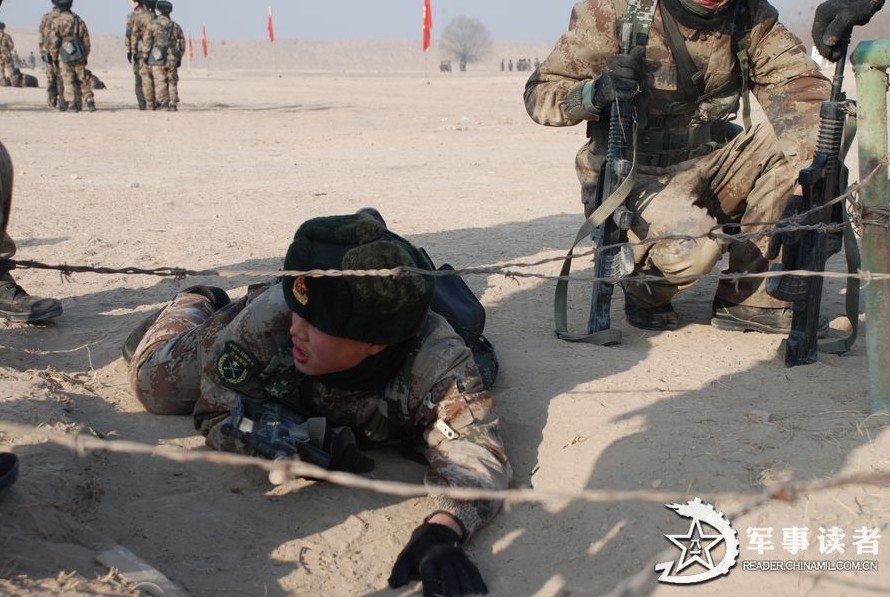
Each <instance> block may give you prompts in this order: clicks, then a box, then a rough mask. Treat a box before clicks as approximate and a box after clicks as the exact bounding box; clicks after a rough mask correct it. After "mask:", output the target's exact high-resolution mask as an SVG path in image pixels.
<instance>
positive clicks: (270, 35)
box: [266, 6, 275, 43]
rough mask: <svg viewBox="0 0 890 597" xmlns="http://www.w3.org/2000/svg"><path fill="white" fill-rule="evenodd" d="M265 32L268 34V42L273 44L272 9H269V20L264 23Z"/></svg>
mask: <svg viewBox="0 0 890 597" xmlns="http://www.w3.org/2000/svg"><path fill="white" fill-rule="evenodd" d="M266 30H267V31H268V32H269V41H270V42H273V43H274V42H275V26H274V25H273V24H272V7H271V6H270V7H269V20H268V21H267V22H266Z"/></svg>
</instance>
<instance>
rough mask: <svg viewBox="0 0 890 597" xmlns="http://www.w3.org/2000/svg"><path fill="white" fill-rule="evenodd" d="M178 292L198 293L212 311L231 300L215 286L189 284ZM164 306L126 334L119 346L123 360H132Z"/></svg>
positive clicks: (217, 309) (223, 291)
mask: <svg viewBox="0 0 890 597" xmlns="http://www.w3.org/2000/svg"><path fill="white" fill-rule="evenodd" d="M179 294H199V295H201V296H203V297H205V298H206V299H207V300H209V301H210V303H211V304H212V305H213V308H214V311H219V310H220V309H222V308H223V307H225V306H226V305H228V304H229V303H230V302H231V300H230V299H229V295H228V294H226V291H225V290H223V289H222V288H217V287H216V286H190V287H188V288H186V289H185V290H182V291H180V292H179ZM166 308H167V306H164V307H161V308H160V309H158V310H157V311H154V312H152V313H150V314H149V315H148V316H147V317H145V319H143V320H142V321H140V322H139V325H137V326H136V327H135V328H134V329H133V331H132V332H130V335H129V336H127V339H126V340H125V341H124V345H123V347H121V356H122V357H124V361H126V362H127V363H129V362H130V361H131V360H133V355H134V354H135V353H136V349H137V348H138V347H139V343H140V342H142V338H144V337H145V334H146V333H147V332H148V330H149V329H150V328H151V326H152V325H154V322H155V321H157V320H158V317H160V315H161V313H163V312H164V309H166Z"/></svg>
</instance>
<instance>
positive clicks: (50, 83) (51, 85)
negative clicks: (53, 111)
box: [45, 64, 65, 107]
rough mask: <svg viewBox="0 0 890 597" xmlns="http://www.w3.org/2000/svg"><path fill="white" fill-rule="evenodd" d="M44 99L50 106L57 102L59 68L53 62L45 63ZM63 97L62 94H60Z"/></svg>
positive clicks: (59, 82)
mask: <svg viewBox="0 0 890 597" xmlns="http://www.w3.org/2000/svg"><path fill="white" fill-rule="evenodd" d="M45 66H46V99H47V102H48V103H49V105H50V106H52V107H55V106H56V104H57V103H58V97H59V86H60V84H61V80H60V79H59V70H58V68H57V67H56V66H55V65H53V64H46V65H45ZM62 97H63V99H64V97H65V96H64V95H63V96H62Z"/></svg>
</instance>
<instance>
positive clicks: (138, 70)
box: [133, 58, 145, 110]
mask: <svg viewBox="0 0 890 597" xmlns="http://www.w3.org/2000/svg"><path fill="white" fill-rule="evenodd" d="M133 81H134V82H135V90H136V103H137V104H138V105H139V109H140V110H144V109H145V93H144V92H143V89H142V60H139V59H138V58H134V59H133Z"/></svg>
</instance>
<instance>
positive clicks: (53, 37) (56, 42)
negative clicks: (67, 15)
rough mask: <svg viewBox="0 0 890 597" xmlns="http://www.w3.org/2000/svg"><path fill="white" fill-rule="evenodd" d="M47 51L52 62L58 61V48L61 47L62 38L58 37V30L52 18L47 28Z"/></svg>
mask: <svg viewBox="0 0 890 597" xmlns="http://www.w3.org/2000/svg"><path fill="white" fill-rule="evenodd" d="M46 38H47V46H48V47H47V51H48V52H49V55H50V57H51V58H52V59H53V62H58V61H59V46H61V45H62V38H61V36H60V35H59V28H58V27H57V26H56V19H55V18H53V19H51V20H50V22H49V25H48V26H47V35H46Z"/></svg>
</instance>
